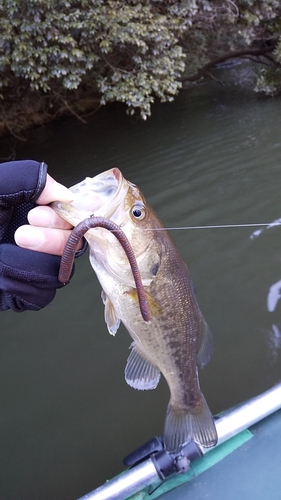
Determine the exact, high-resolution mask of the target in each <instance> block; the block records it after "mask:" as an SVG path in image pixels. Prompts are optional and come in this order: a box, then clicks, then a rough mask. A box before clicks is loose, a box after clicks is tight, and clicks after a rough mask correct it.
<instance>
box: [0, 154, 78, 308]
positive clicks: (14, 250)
mask: <svg viewBox="0 0 281 500" xmlns="http://www.w3.org/2000/svg"><path fill="white" fill-rule="evenodd" d="M58 199H59V200H62V201H66V202H69V201H71V200H72V193H71V192H70V191H69V190H68V189H67V188H65V187H64V186H62V185H61V184H58V183H56V182H55V181H54V179H53V178H52V177H50V176H48V175H47V165H46V164H45V163H39V162H36V161H34V160H20V161H12V162H7V163H1V164H0V311H5V310H7V309H12V310H13V311H17V312H20V311H25V310H26V309H29V310H33V311H38V310H39V309H42V307H45V306H46V305H48V304H49V303H50V302H51V300H52V299H53V298H54V296H55V294H56V290H57V289H58V288H61V287H63V286H64V285H63V284H62V283H60V282H59V281H58V273H59V266H60V257H59V255H61V253H62V251H63V248H64V245H65V241H66V239H67V238H68V235H69V233H70V228H71V226H70V225H69V224H68V223H67V222H65V221H63V220H62V219H60V218H59V217H58V216H57V215H56V214H55V212H53V210H52V209H51V208H50V207H48V206H45V204H47V203H50V202H51V201H55V200H58ZM36 204H39V206H37V207H36V208H34V207H35V205H36ZM28 221H29V222H30V223H31V226H29V225H27V222H28ZM19 245H20V246H19ZM84 248H86V247H85V246H84ZM34 250H37V251H34ZM80 253H81V252H80ZM73 271H74V269H73Z"/></svg>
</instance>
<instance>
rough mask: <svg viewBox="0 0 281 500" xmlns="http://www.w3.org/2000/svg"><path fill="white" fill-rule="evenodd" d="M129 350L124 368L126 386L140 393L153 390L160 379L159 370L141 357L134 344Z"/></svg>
mask: <svg viewBox="0 0 281 500" xmlns="http://www.w3.org/2000/svg"><path fill="white" fill-rule="evenodd" d="M131 349H132V351H131V353H130V355H129V358H128V361H127V365H126V368H125V380H126V382H127V384H129V385H130V386H131V387H133V388H134V389H138V390H141V391H145V390H149V389H155V388H156V387H157V385H158V382H159V380H160V377H161V373H160V371H159V369H158V368H156V366H154V365H152V364H151V363H150V362H149V361H147V360H146V359H145V358H144V357H143V355H142V354H141V353H140V351H139V349H138V348H137V346H136V344H135V343H134V342H133V344H132V345H131Z"/></svg>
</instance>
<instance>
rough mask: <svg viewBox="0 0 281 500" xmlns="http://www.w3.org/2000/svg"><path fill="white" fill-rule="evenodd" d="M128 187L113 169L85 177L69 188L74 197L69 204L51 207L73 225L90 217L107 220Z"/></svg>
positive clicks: (120, 202)
mask: <svg viewBox="0 0 281 500" xmlns="http://www.w3.org/2000/svg"><path fill="white" fill-rule="evenodd" d="M128 187H129V186H128V183H127V181H126V180H125V179H124V177H123V175H122V173H121V172H120V170H119V169H118V168H116V167H115V168H112V169H111V170H107V171H106V172H102V173H101V174H98V175H96V176H95V177H86V178H85V179H84V180H83V181H81V182H79V183H78V184H75V185H74V186H72V187H70V188H69V189H70V191H72V193H73V195H74V199H73V201H72V202H71V203H60V202H54V203H53V204H52V206H53V208H54V209H55V210H56V212H58V214H60V215H61V216H62V217H64V218H65V219H66V220H68V222H70V223H71V224H73V225H77V224H78V223H79V222H80V221H82V220H83V219H87V218H88V217H90V216H91V215H95V216H97V217H106V218H108V219H109V218H111V217H112V216H113V215H114V213H115V212H116V210H117V209H118V207H119V206H120V205H121V204H122V202H123V200H124V198H125V196H126V193H127V191H128Z"/></svg>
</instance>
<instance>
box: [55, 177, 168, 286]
mask: <svg viewBox="0 0 281 500" xmlns="http://www.w3.org/2000/svg"><path fill="white" fill-rule="evenodd" d="M70 190H71V191H72V193H73V195H74V199H73V201H72V202H71V203H63V202H54V203H53V204H52V207H53V208H54V210H55V211H56V212H57V213H58V214H59V215H60V216H61V217H62V218H64V219H65V220H67V221H68V222H69V223H70V224H72V225H73V226H76V225H77V224H78V223H79V222H81V221H82V220H84V219H86V218H89V217H90V216H92V215H94V216H96V217H104V218H107V219H111V220H112V221H113V222H115V223H116V224H117V225H118V226H119V227H120V228H121V229H122V230H123V232H124V233H125V234H126V236H127V238H128V239H129V241H130V244H131V246H132V248H133V251H134V254H135V257H136V259H137V263H138V267H139V271H140V273H141V277H142V279H143V283H144V284H145V285H148V284H150V283H151V281H152V279H153V278H154V277H155V275H156V272H157V270H158V267H159V261H160V254H161V251H160V250H159V248H158V247H159V245H157V244H155V243H156V242H157V236H158V235H156V234H155V232H154V231H153V229H156V228H158V227H159V226H162V224H161V222H160V221H159V220H158V219H157V216H156V215H155V213H154V212H153V210H152V209H151V207H150V206H149V205H148V204H147V202H146V200H145V198H144V196H143V195H142V193H141V191H140V190H139V189H138V187H137V186H136V185H135V184H133V183H131V182H129V181H127V180H126V179H125V178H124V177H123V175H122V173H121V172H120V170H119V169H118V168H116V167H115V168H112V169H110V170H107V171H106V172H102V173H101V174H99V175H97V176H95V177H93V178H90V177H86V179H84V180H83V181H81V182H79V183H78V184H75V185H74V186H72V187H71V188H70ZM85 238H86V239H87V241H88V243H89V247H90V261H91V264H92V266H93V267H94V269H95V270H97V268H100V267H103V268H104V269H106V272H108V273H109V274H110V275H111V276H113V275H114V276H115V278H116V277H118V279H120V280H121V281H123V282H124V281H125V282H127V283H129V282H130V283H131V284H132V283H133V278H132V273H131V269H130V265H129V262H128V260H127V257H126V255H125V253H124V250H123V248H122V246H121V245H120V243H119V242H118V240H117V239H116V237H115V236H114V234H113V233H111V232H110V231H108V230H106V229H104V228H94V229H90V230H89V231H88V232H87V233H86V234H85Z"/></svg>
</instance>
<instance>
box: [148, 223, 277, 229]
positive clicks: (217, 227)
mask: <svg viewBox="0 0 281 500" xmlns="http://www.w3.org/2000/svg"><path fill="white" fill-rule="evenodd" d="M280 225H281V221H280V222H263V223H261V224H257V223H253V224H218V225H211V226H178V227H158V228H153V229H148V228H145V230H146V231H151V230H152V231H179V230H180V231H183V230H184V231H186V230H189V229H225V228H239V227H262V226H267V227H274V226H280Z"/></svg>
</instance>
